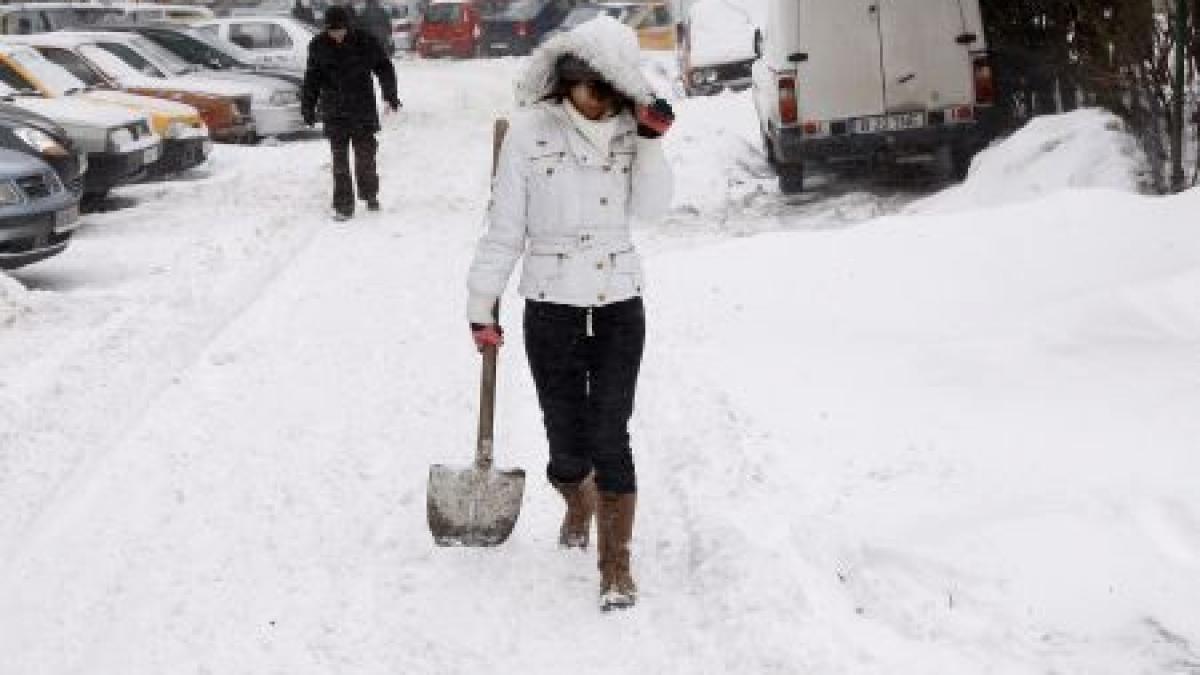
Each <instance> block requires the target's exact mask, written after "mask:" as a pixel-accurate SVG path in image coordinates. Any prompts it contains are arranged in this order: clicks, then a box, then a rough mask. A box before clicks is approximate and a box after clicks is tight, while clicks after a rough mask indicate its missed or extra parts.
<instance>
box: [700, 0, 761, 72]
mask: <svg viewBox="0 0 1200 675" xmlns="http://www.w3.org/2000/svg"><path fill="white" fill-rule="evenodd" d="M689 19H690V28H689V31H690V39H691V52H690V53H691V61H692V64H693V65H698V66H709V65H715V64H718V63H731V62H734V61H745V60H747V59H752V58H754V24H753V23H752V19H751V16H750V14H749V13H748V12H747V11H746V10H745V9H742V8H741V7H739V6H737V5H735V4H734V3H732V2H730V1H729V0H700V1H699V2H697V3H696V4H694V5H692V8H691V10H690V11H689Z"/></svg>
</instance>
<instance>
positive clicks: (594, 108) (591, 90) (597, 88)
mask: <svg viewBox="0 0 1200 675" xmlns="http://www.w3.org/2000/svg"><path fill="white" fill-rule="evenodd" d="M613 93H614V92H613V90H612V87H610V86H608V85H607V84H606V83H597V82H578V83H576V84H573V85H571V88H570V89H569V90H568V95H569V96H570V98H571V103H573V104H574V105H575V109H576V110H578V111H579V112H580V113H581V114H582V115H583V116H584V117H586V118H588V119H589V120H600V119H604V118H605V117H608V116H609V115H610V114H612V112H613V108H614V107H615V105H616V97H615V96H614V95H613Z"/></svg>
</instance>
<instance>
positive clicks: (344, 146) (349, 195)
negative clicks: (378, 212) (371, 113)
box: [325, 128, 379, 213]
mask: <svg viewBox="0 0 1200 675" xmlns="http://www.w3.org/2000/svg"><path fill="white" fill-rule="evenodd" d="M325 133H326V135H327V136H328V137H329V147H330V149H331V150H332V151H333V208H334V210H336V211H338V212H340V213H354V182H355V181H354V179H355V178H357V179H358V181H357V182H358V197H359V199H364V200H366V199H375V197H376V196H377V195H378V194H379V174H378V173H376V171H375V151H376V150H377V149H378V148H379V143H378V141H376V140H375V132H373V131H365V130H354V131H351V130H348V129H339V128H333V129H328V130H327V131H326V132H325ZM350 146H354V174H353V176H351V173H350Z"/></svg>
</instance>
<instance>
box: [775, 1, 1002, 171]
mask: <svg viewBox="0 0 1200 675" xmlns="http://www.w3.org/2000/svg"><path fill="white" fill-rule="evenodd" d="M835 26H836V27H837V29H836V30H833V29H832V28H831V27H835ZM755 42H756V53H757V54H758V55H759V57H760V58H759V60H758V61H757V62H756V63H755V65H754V101H755V105H756V108H757V111H758V118H759V125H760V128H761V131H762V136H763V142H764V144H765V147H766V153H767V158H768V160H769V161H770V162H772V163H773V164H774V165H775V167H776V170H777V171H778V173H779V185H780V189H781V191H782V192H785V193H787V192H798V191H800V190H801V189H802V188H803V185H804V164H805V163H806V162H809V161H813V160H822V161H837V160H841V159H872V158H883V159H887V158H892V157H903V156H913V155H928V154H933V155H936V156H938V157H939V158H940V159H941V161H942V162H943V164H944V165H945V166H947V167H948V170H949V171H952V172H954V173H956V174H960V173H965V171H966V167H967V166H968V165H969V163H970V158H971V155H972V154H973V153H974V152H975V151H976V150H977V149H978V148H980V147H982V144H983V143H985V142H986V140H987V139H986V132H985V131H984V128H981V127H980V124H979V122H980V120H981V119H983V118H985V117H986V116H987V114H988V110H989V109H990V108H991V107H992V104H993V102H994V90H993V83H992V74H991V67H990V65H989V63H988V57H987V52H986V44H985V42H984V33H983V24H982V20H981V18H980V12H979V2H978V0H924V2H923V3H922V5H921V9H920V11H915V10H913V9H910V8H909V6H908V5H902V4H899V3H869V4H860V3H850V2H824V1H823V0H822V1H817V0H769V4H768V6H767V24H766V25H765V26H764V27H763V30H762V31H760V32H759V33H757V37H756V40H755Z"/></svg>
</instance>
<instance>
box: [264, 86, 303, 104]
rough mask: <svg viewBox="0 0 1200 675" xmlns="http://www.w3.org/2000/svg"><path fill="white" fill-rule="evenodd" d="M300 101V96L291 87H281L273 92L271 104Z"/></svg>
mask: <svg viewBox="0 0 1200 675" xmlns="http://www.w3.org/2000/svg"><path fill="white" fill-rule="evenodd" d="M299 102H300V97H299V96H297V95H296V92H294V91H291V90H289V89H280V90H279V91H277V92H274V93H272V94H271V105H293V104H296V103H299Z"/></svg>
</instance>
